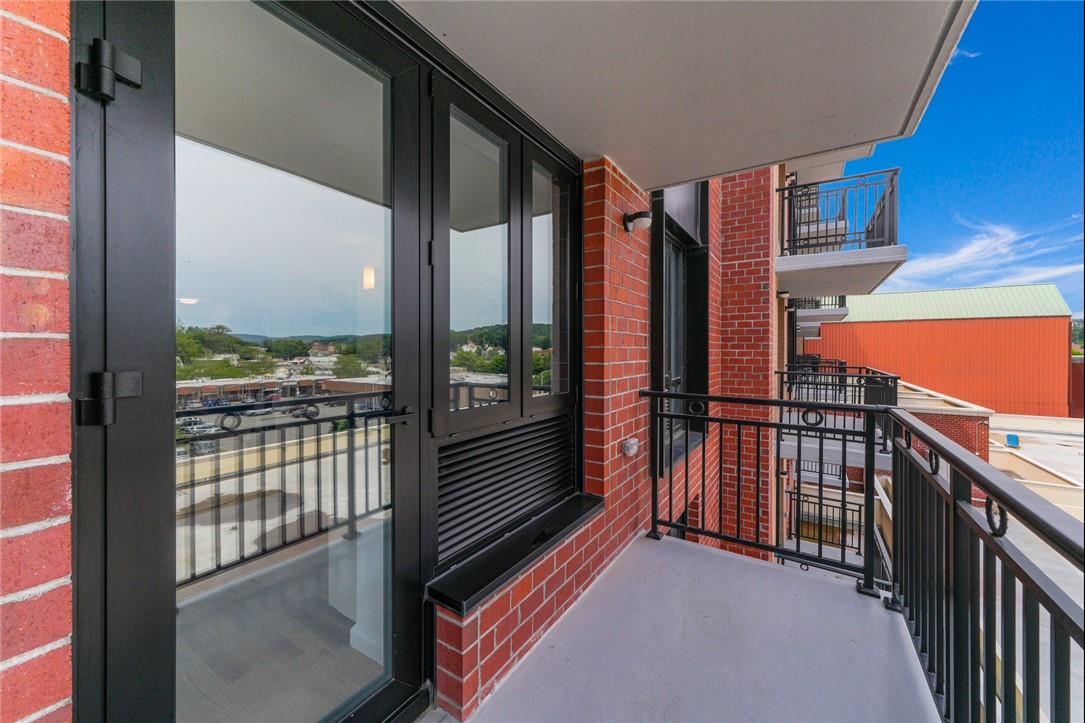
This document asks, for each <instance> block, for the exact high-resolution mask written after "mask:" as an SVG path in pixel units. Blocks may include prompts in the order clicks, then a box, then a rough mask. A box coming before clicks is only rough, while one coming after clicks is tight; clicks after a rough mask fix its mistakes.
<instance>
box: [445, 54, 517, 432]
mask: <svg viewBox="0 0 1085 723" xmlns="http://www.w3.org/2000/svg"><path fill="white" fill-rule="evenodd" d="M432 96H433V188H434V192H433V241H432V250H431V255H432V258H433V298H434V304H433V405H432V409H433V412H432V413H433V418H434V432H435V433H436V434H437V435H438V436H444V435H446V434H457V433H461V432H466V431H470V430H473V429H478V428H480V427H486V426H490V425H494V424H502V423H506V422H510V421H512V420H514V419H518V418H520V417H521V416H523V389H522V385H520V384H519V383H518V381H519V380H517V378H516V377H518V376H519V375H520V373H519V371H518V370H520V369H521V367H522V358H523V339H522V334H523V322H522V316H523V309H522V305H523V279H522V277H521V267H522V265H523V259H522V256H523V228H522V227H523V221H522V218H521V216H522V210H523V193H522V183H521V165H522V154H521V150H522V146H521V143H522V140H523V136H522V135H521V134H520V132H519V131H517V130H516V129H515V128H513V127H512V125H510V124H509V123H506V122H505V121H504V120H503V119H501V118H500V117H499V116H498V115H497V114H496V113H495V112H494V111H493V110H491V109H490V108H487V107H486V106H484V105H483V104H482V103H480V102H479V101H478V100H477V99H476V98H474V97H473V96H471V95H470V94H468V93H467V92H465V91H464V90H463V89H461V88H460V87H459V86H458V85H457V84H455V83H453V82H451V81H450V80H448V79H446V78H444V77H443V76H442V75H440V74H435V75H434V78H433V93H432ZM453 108H455V109H456V110H457V111H459V112H460V113H462V114H464V115H467V116H468V117H469V118H470V119H471V120H472V121H473V122H474V123H475V124H477V125H479V126H481V127H482V128H483V129H484V130H486V131H487V132H489V133H490V134H491V135H493V136H494V137H495V138H497V139H498V140H500V141H502V142H504V143H505V145H506V149H507V151H506V152H507V159H508V161H507V166H506V169H505V175H506V178H505V183H506V194H505V203H506V206H507V208H506V211H507V214H508V215H507V219H508V221H507V223H508V229H509V230H508V259H507V261H508V267H507V268H508V295H507V298H506V300H505V302H506V307H505V308H506V318H507V320H508V321H507V324H508V337H507V342H506V347H507V348H506V349H505V354H506V358H507V367H508V399H507V401H501V402H498V403H496V404H489V405H486V406H481V407H473V408H468V409H458V410H455V411H452V410H450V409H449V408H448V400H449V394H450V387H451V384H450V382H449V369H450V366H451V364H450V363H449V359H448V351H449V348H450V345H449V340H450V337H451V328H450V322H449V316H450V314H449V306H450V305H449V303H448V299H449V295H450V291H451V286H452V283H451V281H452V279H451V269H450V264H451V223H450V218H451V208H450V206H451V203H450V197H449V187H450V183H451V168H450V165H451V158H450V155H449V152H450V138H449V127H450V124H451V116H452V109H453Z"/></svg>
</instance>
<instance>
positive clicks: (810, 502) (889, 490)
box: [641, 391, 1085, 721]
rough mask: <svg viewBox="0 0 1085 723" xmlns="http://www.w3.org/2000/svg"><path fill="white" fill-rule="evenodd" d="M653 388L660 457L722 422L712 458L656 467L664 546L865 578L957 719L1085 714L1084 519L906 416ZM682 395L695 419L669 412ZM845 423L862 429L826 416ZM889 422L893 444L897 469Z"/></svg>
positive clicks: (709, 450) (714, 431) (947, 714)
mask: <svg viewBox="0 0 1085 723" xmlns="http://www.w3.org/2000/svg"><path fill="white" fill-rule="evenodd" d="M641 394H642V396H644V397H647V398H648V399H649V400H650V402H651V417H652V441H653V453H654V454H655V455H659V454H660V451H661V450H662V449H664V447H665V442H664V440H663V439H661V437H662V435H663V434H664V430H666V434H668V435H670V436H674V435H681V434H688V430H689V429H690V426H691V425H701V427H702V428H703V429H705V432H704V443H703V445H702V446H701V450H702V453H701V454H700V455H694V456H691V457H688V458H687V459H686V460H685V461H684V464H675V465H672V466H671V467H670V468H669V469H660V468H659V467H657V468H656V469H657V472H656V474H655V475H654V476H653V484H652V487H651V514H652V517H651V523H652V531H651V533H650V535H651V536H653V537H656V538H658V537H659V535H660V530H661V529H662V530H668V529H669V530H679V531H681V532H683V533H685V535H686V536H687V537H688V536H690V535H693V536H696V537H698V538H700V539H702V540H703V539H713V540H718V541H720V542H722V543H727V544H732V545H735V546H739V547H744V548H753V549H755V550H760V551H763V552H765V553H767V554H771V555H772V556H774V557H775V558H776V559H778V560H781V561H787V560H792V561H797V562H799V563H802V564H808V565H814V566H821V567H827V568H831V569H833V570H836V571H842V572H846V573H850V574H852V575H855V576H856V577H858V578H859V580H858V581H857V588H858V589H859V591H860V592H864V593H866V594H870V595H875V596H880V597H882V599H883V600H884V602H885V603H886V607H888V608H890V609H893V610H899V611H900V612H901V613H902V614H903V616H904V618H905V620H906V622H907V625H908V630H909V632H910V633H911V636H912V639H913V641H914V643H915V647H916V651H917V653H918V662H919V664H920V665H921V666H922V667H923V670H924V673H925V674H926V678H927V680H928V682H929V684H930V688H931V691H932V693H933V695H934V699H935V702H936V705H937V706H938V708H939V710H940V712H941V714H942V715H943V717H944V718H946V719H947V720H951V721H966V720H969V721H980V720H983V721H1041V720H1051V721H1070V720H1080V719H1081V716H1082V713H1083V710H1085V704H1083V701H1082V686H1081V678H1082V675H1083V674H1082V667H1083V662H1082V661H1083V659H1085V654H1083V648H1085V632H1083V624H1085V613H1083V611H1082V606H1081V603H1080V598H1081V594H1082V593H1081V591H1082V581H1083V578H1082V571H1083V569H1085V552H1083V549H1085V545H1083V528H1082V525H1081V523H1080V522H1079V521H1077V520H1075V519H1074V518H1072V517H1071V516H1070V515H1069V514H1067V513H1066V512H1064V511H1062V510H1060V509H1058V508H1057V507H1055V506H1054V505H1053V504H1051V503H1050V502H1048V501H1046V500H1044V499H1043V498H1041V497H1040V496H1038V495H1037V494H1036V493H1034V492H1032V491H1031V490H1029V489H1027V488H1025V487H1023V486H1021V485H1020V484H1018V483H1016V482H1014V481H1013V480H1011V479H1010V478H1008V477H1007V476H1006V475H1005V474H1003V473H1002V472H999V471H998V470H996V469H994V468H993V467H991V466H990V465H989V464H987V463H986V462H984V461H983V460H981V459H980V458H979V457H977V456H975V455H974V454H972V453H970V452H968V451H967V450H965V449H963V448H962V447H960V446H959V445H957V444H956V443H954V442H952V441H951V440H949V439H948V438H946V437H945V436H944V435H942V434H940V433H939V432H937V431H936V430H934V429H932V428H931V427H930V426H928V425H927V424H925V423H924V422H922V421H920V420H919V419H917V418H916V417H914V416H913V415H911V414H909V413H908V412H907V411H905V410H903V409H900V408H899V407H895V406H886V405H875V404H858V405H851V404H830V403H822V402H814V401H802V400H787V399H781V400H768V399H749V398H740V397H715V396H705V395H693V394H674V393H668V392H662V391H651V392H647V391H646V392H642V393H641ZM673 399H680V400H681V401H682V402H683V403H684V407H683V411H682V412H681V413H678V412H670V411H667V406H666V404H665V402H667V401H668V400H673ZM834 414H835V415H844V414H847V415H850V416H854V417H856V418H858V419H861V420H862V422H861V424H858V425H854V426H853V425H848V426H844V427H841V426H839V425H832V424H827V421H828V420H830V419H831V418H832V415H834ZM879 418H885V419H888V420H889V427H888V428H887V432H886V435H885V436H886V437H887V438H888V439H889V441H890V446H891V450H892V455H891V471H886V472H884V473H878V474H879V475H883V476H882V477H876V475H875V472H874V459H875V454H876V451H877V443H878V442H879V441H880V440H879V439H878V438H879V436H880V435H879V432H878V430H877V428H876V420H877V419H879ZM795 421H798V422H799V423H795ZM673 445H674V442H673V440H672V441H671V446H673ZM850 470H855V472H861V475H857V474H855V472H852V473H851V479H849V471H850ZM857 476H860V477H861V479H856V477H857ZM860 486H861V502H860V501H859V499H858V494H859V492H858V487H860ZM849 491H851V492H853V494H855V495H856V497H850V496H849V494H848V493H849ZM1060 565H1061V566H1063V567H1065V570H1063V569H1061V568H1060ZM1056 578H1057V580H1056Z"/></svg>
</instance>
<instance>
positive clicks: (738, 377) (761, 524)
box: [712, 168, 779, 557]
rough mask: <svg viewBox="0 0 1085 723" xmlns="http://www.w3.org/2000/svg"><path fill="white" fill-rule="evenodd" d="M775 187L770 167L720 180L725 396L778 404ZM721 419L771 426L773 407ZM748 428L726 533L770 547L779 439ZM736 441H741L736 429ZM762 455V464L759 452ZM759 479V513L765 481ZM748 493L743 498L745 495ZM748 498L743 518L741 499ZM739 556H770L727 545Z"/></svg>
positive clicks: (727, 477) (721, 385) (734, 452)
mask: <svg viewBox="0 0 1085 723" xmlns="http://www.w3.org/2000/svg"><path fill="white" fill-rule="evenodd" d="M776 186H777V169H775V168H763V169H760V170H756V171H747V172H744V173H738V174H735V175H732V176H724V177H723V178H721V179H719V189H720V204H721V208H720V228H721V241H722V243H721V247H720V269H721V278H720V294H721V297H720V298H721V303H720V313H719V334H718V344H719V353H718V355H717V356H714V357H713V359H712V362H713V364H715V365H718V368H717V369H715V370H714V371H715V373H716V375H717V376H718V379H719V382H718V385H714V386H713V391H714V392H715V393H717V394H721V395H730V396H744V397H763V398H769V399H772V398H775V396H776V377H775V374H774V372H775V371H776V355H777V343H778V341H779V340H778V339H777V336H778V331H777V323H778V302H777V299H776V255H777V253H776V248H777V240H776V235H775V223H774V220H775V218H776ZM717 413H722V414H726V415H727V416H730V417H738V418H742V419H757V420H762V421H769V420H773V419H774V418H775V415H774V410H773V409H772V408H771V407H762V408H757V407H738V406H735V407H730V408H727V409H720V410H717ZM766 432H767V430H764V431H762V433H761V436H760V444H758V437H757V432H756V431H755V430H754V429H752V428H744V432H743V445H742V469H743V474H742V480H739V479H738V473H737V470H738V449H737V447H738V445H737V444H736V443H735V440H733V439H731V440H729V441H730V442H731V444H729V445H725V450H724V460H723V464H724V487H723V505H724V532H725V533H727V534H731V535H734V534H736V531H738V530H739V529H740V530H741V534H742V536H743V538H745V539H753V538H754V537H755V536H756V535H757V533H758V531H760V535H761V539H762V540H763V541H765V542H771V541H772V539H773V537H772V536H773V534H774V526H775V522H774V519H775V518H774V509H773V508H774V505H775V495H774V491H775V485H774V479H775V473H776V463H775V437H774V435H773V434H771V433H766ZM729 436H731V437H736V436H737V434H736V433H735V432H734V431H733V428H729ZM759 451H760V464H758V462H759V455H758V452H759ZM759 474H760V511H761V513H760V515H758V514H757V510H758V505H757V503H758V475H759ZM740 488H741V494H740ZM739 496H740V497H741V506H742V512H741V519H739V516H738V504H737V499H738V498H739ZM725 547H726V548H727V549H730V550H732V551H734V552H740V553H743V554H753V555H757V556H758V557H764V554H763V553H758V552H756V551H755V550H753V549H752V548H748V547H743V546H725Z"/></svg>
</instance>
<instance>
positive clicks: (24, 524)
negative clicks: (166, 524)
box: [0, 0, 72, 723]
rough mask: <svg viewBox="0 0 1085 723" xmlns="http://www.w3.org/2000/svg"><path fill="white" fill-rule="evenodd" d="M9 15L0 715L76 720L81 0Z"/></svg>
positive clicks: (0, 433) (2, 99)
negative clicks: (73, 13) (75, 15)
mask: <svg viewBox="0 0 1085 723" xmlns="http://www.w3.org/2000/svg"><path fill="white" fill-rule="evenodd" d="M0 10H2V11H3V14H2V15H0V114H2V116H3V123H2V124H0V721H3V722H4V723H7V721H16V720H20V719H24V718H33V719H36V720H66V719H70V717H71V705H70V701H71V695H72V646H71V634H72V581H71V573H72V532H71V511H72V510H71V500H72V483H71V463H70V459H69V454H70V452H71V409H70V404H69V401H68V389H69V382H70V373H69V368H70V367H69V359H70V346H69V341H68V334H69V288H68V269H69V259H70V243H71V242H70V233H69V227H68V213H69V204H70V183H71V164H70V160H69V155H70V136H71V107H70V105H69V99H68V95H69V87H70V83H69V65H70V63H69V38H70V19H69V16H70V6H69V4H68V3H67V2H26V1H23V2H19V1H14V0H2V2H0Z"/></svg>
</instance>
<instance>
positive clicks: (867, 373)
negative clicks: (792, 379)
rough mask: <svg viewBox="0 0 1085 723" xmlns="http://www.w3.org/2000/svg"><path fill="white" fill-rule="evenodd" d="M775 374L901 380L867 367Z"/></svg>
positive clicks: (808, 369)
mask: <svg viewBox="0 0 1085 723" xmlns="http://www.w3.org/2000/svg"><path fill="white" fill-rule="evenodd" d="M798 366H799V367H801V366H802V365H801V364H800V365H798ZM838 369H844V370H847V369H862V370H863V371H861V372H849V371H837V370H838ZM773 374H777V375H779V376H786V375H807V376H825V377H837V378H838V377H844V378H845V379H847V378H853V377H854V378H862V379H869V378H870V377H881V378H885V379H897V380H899V379H900V377H898V376H896V375H894V374H886V373H885V372H880V371H877V370H876V369H868V368H866V367H828V368H818V369H815V368H810V367H808V368H806V369H802V368H796V369H777V370H776V371H774V372H773ZM810 381H811V382H814V383H816V382H817V380H814V379H812V380H810Z"/></svg>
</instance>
